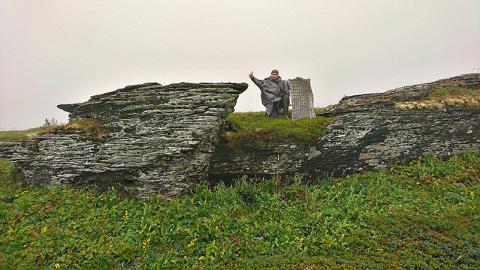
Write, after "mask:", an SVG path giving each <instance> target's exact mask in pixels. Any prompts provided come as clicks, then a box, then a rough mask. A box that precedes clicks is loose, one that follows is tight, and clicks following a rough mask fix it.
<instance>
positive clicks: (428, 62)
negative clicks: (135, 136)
mask: <svg viewBox="0 0 480 270" xmlns="http://www.w3.org/2000/svg"><path fill="white" fill-rule="evenodd" d="M479 11H480V1H479V0H397V1H395V0H343V1H331V0H328V1H320V0H314V1H313V0H312V1H307V0H302V1H299V0H295V1H294V0H283V1H282V0H271V1H270V0H269V1H267V0H263V1H262V0H241V1H229V0H223V1H221V0H216V1H214V0H202V1H193V0H188V1H184V0H171V1H170V0H158V1H146V0H145V1H140V0H135V1H120V0H109V1H107V0H95V1H87V0H78V1H73V0H58V1H54V0H42V1H38V0H31V1H25V0H0V106H1V107H0V129H3V130H6V129H24V128H30V127H36V126H39V125H41V124H43V122H44V119H45V117H48V118H52V117H54V118H56V119H57V120H59V121H60V122H64V123H65V122H67V116H68V114H67V113H66V112H63V111H62V110H60V109H57V108H56V105H57V104H60V103H75V102H83V101H86V100H88V98H89V97H90V96H91V95H95V94H100V93H103V92H107V91H111V90H115V89H118V88H122V87H124V86H126V85H129V84H137V83H143V82H158V83H161V84H164V85H165V84H170V83H175V82H182V81H187V82H227V81H230V82H247V83H249V88H248V89H247V91H246V92H245V93H243V94H242V95H241V96H240V98H239V100H238V103H237V106H236V107H235V109H236V111H259V110H263V107H262V105H261V103H260V94H259V90H258V88H257V87H256V86H255V85H254V84H253V83H252V82H251V81H250V80H249V78H248V73H250V71H253V72H254V75H255V76H256V77H258V78H265V77H266V76H268V75H269V73H270V71H271V70H272V69H278V70H279V71H280V75H281V76H282V78H283V79H288V78H295V77H297V76H300V77H304V78H310V79H311V84H312V88H313V91H314V96H315V105H316V106H324V105H327V104H333V103H336V102H338V101H339V99H341V98H342V97H343V96H344V95H352V94H360V93H367V92H381V91H385V90H388V89H392V88H395V87H400V86H404V85H409V84H415V83H422V82H430V81H434V80H437V79H440V78H445V77H449V76H454V75H459V74H464V73H471V72H472V69H473V68H477V67H479V66H480V12H479Z"/></svg>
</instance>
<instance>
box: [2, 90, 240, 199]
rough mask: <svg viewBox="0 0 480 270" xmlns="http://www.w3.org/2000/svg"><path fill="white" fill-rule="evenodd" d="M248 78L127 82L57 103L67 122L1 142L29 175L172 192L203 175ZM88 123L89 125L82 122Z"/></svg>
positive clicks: (43, 180)
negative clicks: (21, 138)
mask: <svg viewBox="0 0 480 270" xmlns="http://www.w3.org/2000/svg"><path fill="white" fill-rule="evenodd" d="M247 87H248V86H247V84H245V83H243V84H236V83H200V84H194V83H178V84H170V85H167V86H162V85H160V84H157V83H146V84H141V85H132V86H127V87H125V88H123V89H118V90H116V91H113V92H109V93H105V94H101V95H97V96H92V97H91V98H90V100H89V101H87V102H84V103H79V104H62V105H59V106H58V107H59V108H61V109H63V110H65V111H67V112H70V120H71V123H70V124H69V125H67V126H66V127H63V128H57V129H55V130H52V132H50V133H46V134H43V135H41V136H38V137H36V138H32V139H27V140H24V141H21V142H3V143H1V144H0V155H1V156H3V157H7V158H9V159H10V160H11V161H13V163H14V164H15V165H16V166H17V168H18V169H19V170H20V171H21V172H23V174H24V175H25V180H26V181H27V182H29V183H39V184H50V183H52V182H60V183H73V184H89V183H91V184H95V185H97V186H105V187H110V186H117V187H119V188H120V189H121V190H122V191H126V192H128V193H130V194H134V195H136V196H141V197H143V196H146V195H149V194H161V195H163V196H164V197H172V196H176V195H179V194H182V193H184V192H186V191H188V190H189V188H190V187H191V185H192V183H193V182H198V181H202V180H205V178H206V175H207V169H208V167H209V164H210V159H211V157H212V156H213V153H214V150H215V145H216V141H217V133H218V132H219V129H220V128H221V126H222V124H223V122H224V119H225V117H226V116H227V115H228V114H229V113H231V112H232V111H233V108H234V106H235V104H236V100H237V98H238V95H239V94H240V93H242V92H243V91H244V90H245V89H246V88H247ZM85 127H86V128H85Z"/></svg>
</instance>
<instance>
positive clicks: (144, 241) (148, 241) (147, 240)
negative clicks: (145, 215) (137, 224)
mask: <svg viewBox="0 0 480 270" xmlns="http://www.w3.org/2000/svg"><path fill="white" fill-rule="evenodd" d="M149 244H150V237H149V238H147V239H145V240H143V241H142V248H143V251H144V252H146V251H147V247H148V245H149Z"/></svg>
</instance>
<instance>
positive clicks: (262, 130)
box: [221, 108, 334, 147]
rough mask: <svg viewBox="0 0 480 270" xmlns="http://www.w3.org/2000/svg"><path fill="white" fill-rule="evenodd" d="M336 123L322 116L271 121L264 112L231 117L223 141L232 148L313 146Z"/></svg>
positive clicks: (232, 114)
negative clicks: (285, 144)
mask: <svg viewBox="0 0 480 270" xmlns="http://www.w3.org/2000/svg"><path fill="white" fill-rule="evenodd" d="M317 110H321V109H320V108H319V109H317ZM333 120H334V118H332V117H321V116H319V117H315V118H305V119H299V120H289V119H286V118H283V117H277V118H270V117H268V116H266V115H265V113H264V112H244V113H231V114H230V115H228V117H227V119H226V128H225V132H224V133H223V134H221V138H222V139H224V140H226V141H227V142H228V143H229V145H230V146H231V147H238V146H252V147H261V146H262V145H263V144H265V143H269V142H273V141H277V142H278V141H279V140H280V141H294V142H299V143H311V142H314V141H315V140H317V139H318V138H319V137H320V136H322V135H323V134H324V132H325V126H326V124H327V123H329V122H332V121H333Z"/></svg>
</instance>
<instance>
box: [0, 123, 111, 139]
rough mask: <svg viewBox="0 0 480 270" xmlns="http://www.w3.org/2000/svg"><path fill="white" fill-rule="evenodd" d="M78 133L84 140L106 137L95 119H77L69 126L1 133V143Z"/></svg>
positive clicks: (52, 126)
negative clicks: (52, 134)
mask: <svg viewBox="0 0 480 270" xmlns="http://www.w3.org/2000/svg"><path fill="white" fill-rule="evenodd" d="M78 131H80V132H82V133H83V136H82V139H85V140H99V139H101V138H102V136H103V135H104V132H103V130H102V128H101V126H100V124H99V123H98V121H96V120H95V119H90V118H76V119H72V120H71V121H69V122H68V123H67V124H62V125H50V126H45V127H36V128H31V129H27V130H7V131H0V141H18V140H22V139H27V138H32V137H36V136H39V135H42V134H45V133H56V132H78Z"/></svg>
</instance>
